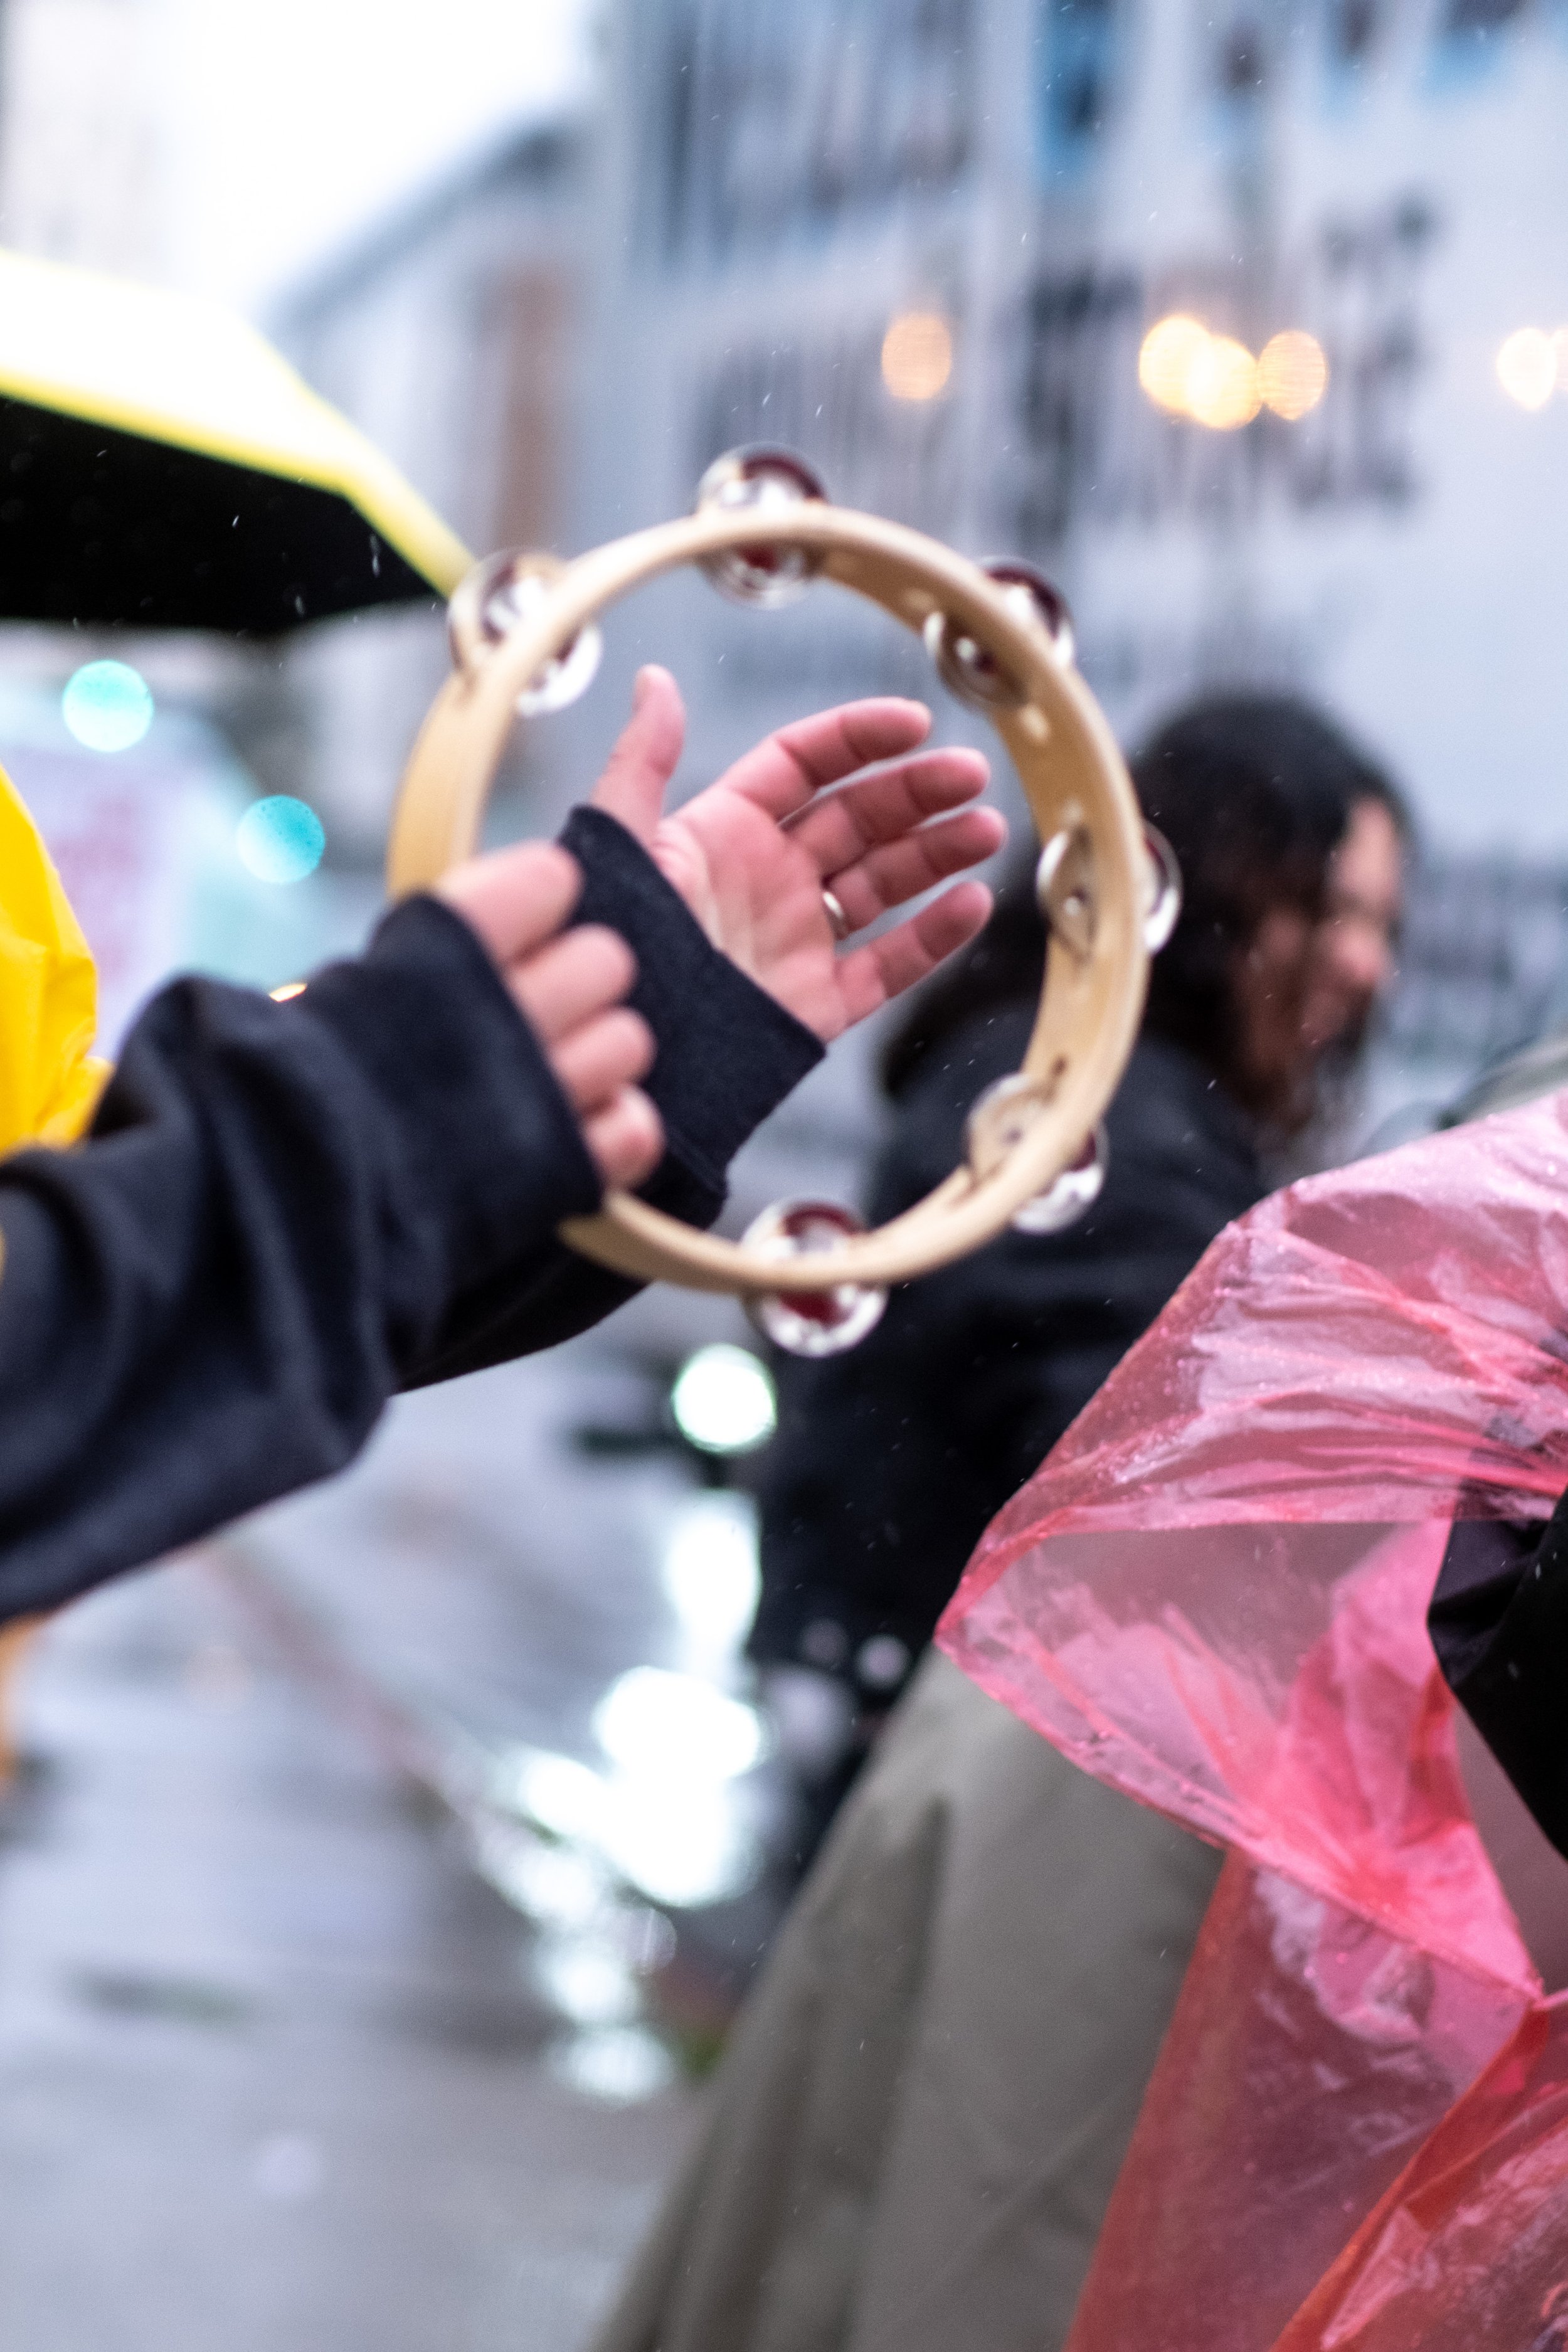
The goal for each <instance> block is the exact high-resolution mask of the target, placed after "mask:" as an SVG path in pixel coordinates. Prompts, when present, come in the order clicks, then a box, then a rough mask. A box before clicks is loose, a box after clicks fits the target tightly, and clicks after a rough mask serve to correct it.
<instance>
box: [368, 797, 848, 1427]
mask: <svg viewBox="0 0 1568 2352" xmlns="http://www.w3.org/2000/svg"><path fill="white" fill-rule="evenodd" d="M561 839H562V845H563V847H564V848H566V849H569V850H570V851H571V853H572V855H573V856H574V857H575V859H576V860H577V862H578V864H579V866H581V867H582V869H583V875H584V887H583V896H582V898H581V899H580V900H579V902H578V906H577V910H576V914H575V917H574V920H575V921H576V922H579V923H608V924H609V925H610V926H611V927H612V929H616V930H617V931H619V932H620V934H621V936H622V938H623V939H624V940H626V943H627V944H628V946H629V947H630V948H631V950H632V952H633V954H634V955H635V956H636V957H637V985H636V987H635V988H634V990H633V991H632V993H631V995H630V997H629V998H628V999H627V1002H628V1003H630V1004H631V1005H632V1006H633V1007H634V1009H635V1010H636V1011H637V1012H638V1013H641V1014H642V1015H643V1018H644V1019H645V1020H646V1021H647V1024H648V1026H649V1028H650V1029H651V1030H652V1031H653V1034H654V1036H655V1038H656V1040H657V1041H658V1060H657V1061H656V1062H655V1064H654V1067H653V1072H652V1075H651V1076H649V1077H648V1078H647V1079H645V1081H644V1088H645V1091H646V1092H647V1094H648V1095H649V1096H650V1097H652V1099H653V1101H654V1103H655V1104H656V1105H657V1106H658V1112H659V1116H660V1118H662V1119H663V1121H664V1132H665V1144H666V1149H665V1156H664V1159H663V1160H661V1162H660V1163H659V1166H658V1169H657V1170H656V1171H655V1172H654V1174H653V1175H652V1177H651V1178H650V1179H649V1180H648V1181H647V1183H646V1184H645V1185H643V1187H642V1188H641V1189H642V1197H643V1199H644V1200H645V1201H647V1202H651V1204H652V1205H653V1206H654V1207H655V1208H657V1209H664V1210H667V1211H668V1213H669V1214H670V1215H671V1216H675V1217H679V1218H681V1219H682V1220H683V1222H684V1223H687V1224H690V1225H710V1224H711V1223H713V1220H714V1218H715V1217H716V1216H717V1215H718V1214H719V1212H720V1210H721V1208H722V1207H723V1205H724V1197H725V1171H726V1169H727V1168H728V1166H729V1164H730V1161H731V1160H732V1159H733V1158H734V1155H735V1153H736V1152H737V1151H738V1150H740V1147H741V1145H742V1143H744V1142H745V1140H746V1139H747V1137H748V1136H749V1135H751V1134H752V1131H753V1129H756V1128H757V1127H759V1126H761V1124H762V1122H763V1119H764V1118H766V1117H767V1115H768V1113H769V1111H771V1110H772V1109H773V1108H774V1106H775V1105H776V1104H778V1103H781V1102H782V1101H783V1100H784V1097H785V1096H786V1095H787V1094H788V1093H789V1092H790V1091H791V1089H792V1088H793V1087H795V1086H797V1085H798V1084H799V1082H800V1080H801V1079H802V1078H803V1077H805V1074H806V1072H807V1071H808V1070H810V1069H813V1068H815V1067H816V1064H817V1063H818V1062H819V1061H820V1060H821V1059H822V1052H823V1049H822V1046H821V1045H820V1043H819V1042H818V1040H817V1039H816V1037H815V1036H814V1035H813V1034H812V1032H811V1031H810V1030H809V1029H807V1028H805V1026H803V1024H801V1023H800V1022H798V1021H796V1020H795V1017H794V1015H793V1014H791V1013H786V1012H785V1011H784V1007H783V1006H782V1005H781V1004H779V1003H775V1001H774V1000H773V997H771V996H769V995H768V994H767V993H766V992H764V991H763V989H760V988H758V987H757V986H756V985H755V983H754V982H752V981H750V980H748V979H747V978H746V976H745V974H744V972H742V971H741V970H740V968H739V967H738V966H737V965H735V964H733V963H731V961H730V959H729V957H728V956H726V955H724V954H722V953H721V951H720V950H719V949H717V948H716V947H714V946H712V945H711V943H710V940H708V937H707V935H706V933H705V932H704V931H703V930H702V929H701V926H700V924H699V923H698V922H697V921H696V920H695V919H693V917H692V916H691V915H690V914H689V913H688V911H687V908H686V906H685V903H684V901H683V900H682V899H681V898H680V897H679V894H678V892H676V891H675V890H674V889H672V888H671V887H670V885H669V884H668V882H667V881H666V880H665V878H664V877H663V875H662V874H660V872H659V870H658V866H655V864H654V863H653V860H652V859H651V858H650V857H649V856H648V855H647V852H646V850H644V849H643V848H642V847H641V845H639V844H638V842H637V840H636V839H635V838H634V837H633V835H631V834H629V833H628V832H627V831H626V827H625V826H624V825H622V824H617V823H616V820H615V818H614V817H609V816H605V814H603V813H602V812H601V811H600V810H598V809H591V808H580V809H575V810H574V812H573V814H572V816H571V818H570V819H569V820H568V823H567V825H566V829H565V831H564V832H563V835H562V836H561ZM636 1290H637V1284H636V1283H634V1282H628V1281H626V1279H625V1278H624V1276H620V1275H616V1274H612V1273H610V1272H609V1271H608V1269H607V1268H605V1267H604V1266H599V1265H595V1264H594V1263H593V1262H592V1261H591V1260H590V1259H587V1258H583V1257H579V1256H578V1255H577V1254H576V1252H575V1251H574V1250H571V1249H568V1248H567V1247H566V1246H565V1245H564V1244H562V1243H560V1242H556V1241H554V1240H551V1241H549V1242H547V1243H545V1244H539V1243H538V1242H537V1241H535V1240H533V1239H532V1238H530V1239H529V1240H528V1241H527V1243H526V1244H524V1246H522V1247H521V1248H520V1249H519V1251H518V1252H517V1253H516V1255H515V1257H514V1259H513V1261H512V1262H511V1263H510V1265H508V1266H507V1267H506V1268H505V1269H504V1270H503V1271H502V1272H501V1273H500V1274H499V1275H492V1276H487V1277H486V1279H485V1280H484V1281H483V1282H482V1283H480V1284H479V1285H478V1286H476V1287H475V1288H474V1289H473V1290H472V1291H470V1292H468V1293H466V1294H465V1295H464V1296H462V1297H459V1298H458V1299H457V1300H456V1301H455V1302H454V1304H453V1307H452V1308H451V1311H450V1313H449V1314H448V1316H447V1318H446V1320H445V1322H444V1324H443V1327H442V1328H441V1330H440V1331H439V1333H437V1335H436V1338H435V1339H434V1341H433V1344H432V1346H431V1347H430V1349H429V1350H428V1351H427V1353H426V1355H425V1356H424V1357H423V1358H422V1359H421V1360H420V1362H419V1364H418V1366H417V1367H416V1368H415V1369H414V1370H411V1371H410V1372H409V1373H408V1374H407V1375H406V1376H405V1386H408V1387H420V1386H423V1385H425V1384H426V1383H427V1382H429V1381H443V1380H450V1379H451V1378H452V1377H453V1376H454V1375H455V1374H457V1373H458V1372H471V1371H478V1370H481V1369H482V1368H483V1367H484V1366H485V1365H487V1364H498V1363H503V1362H505V1361H507V1360H509V1359H510V1358H511V1357H513V1356H518V1355H523V1354H526V1353H527V1352H529V1351H530V1350H531V1349H538V1348H548V1347H553V1346H554V1345H555V1344H556V1342H557V1341H559V1340H561V1339H570V1338H571V1337H572V1335H573V1334H574V1332H577V1331H581V1330H584V1329H585V1328H587V1327H588V1325H589V1324H591V1323H596V1322H598V1321H599V1320H600V1319H601V1318H602V1317H604V1316H605V1315H608V1314H609V1313H610V1312H611V1310H612V1309H613V1308H615V1307H619V1306H620V1305H621V1304H622V1303H623V1302H624V1301H625V1300H626V1299H627V1298H629V1297H631V1296H632V1295H633V1293H634V1292H635V1291H636Z"/></svg>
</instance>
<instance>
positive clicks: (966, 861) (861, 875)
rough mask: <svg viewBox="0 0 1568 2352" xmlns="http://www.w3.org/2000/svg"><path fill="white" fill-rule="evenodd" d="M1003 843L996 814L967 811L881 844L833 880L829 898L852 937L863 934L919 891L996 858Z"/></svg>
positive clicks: (1004, 832) (1003, 829)
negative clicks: (855, 932)
mask: <svg viewBox="0 0 1568 2352" xmlns="http://www.w3.org/2000/svg"><path fill="white" fill-rule="evenodd" d="M1006 838H1007V825H1006V820H1005V818H1004V817H1003V816H1001V815H1000V814H998V812H997V811H996V810H995V809H965V810H964V811H963V814H962V815H960V816H950V817H945V818H944V819H943V820H942V823H941V824H931V825H926V826H925V827H924V828H923V829H922V830H921V832H919V833H910V834H906V835H905V836H904V838H903V839H902V840H901V841H890V842H887V843H884V844H883V845H882V846H881V847H879V848H877V849H871V850H868V851H867V853H866V855H865V856H864V857H861V858H858V859H857V861H856V863H855V864H854V865H853V866H847V867H846V868H845V869H844V871H843V872H842V873H839V874H835V875H834V876H833V877H831V878H832V886H833V895H834V897H835V898H837V901H838V903H839V905H840V906H841V907H842V908H843V909H844V913H845V918H846V920H847V923H848V925H849V928H850V929H851V930H852V931H860V930H864V929H865V928H866V925H867V924H868V923H874V922H875V921H876V920H877V919H878V918H879V916H881V915H885V914H886V913H887V911H888V909H889V907H901V906H903V905H905V904H906V903H907V901H908V900H909V899H910V898H919V897H920V896H921V893H922V892H923V891H926V890H930V889H931V888H933V887H934V886H935V885H936V884H937V883H938V882H945V881H946V880H947V878H948V877H949V876H950V875H952V874H962V873H963V869H964V867H965V866H978V865H980V864H981V863H982V861H983V860H984V859H985V858H987V857H994V856H995V854H996V852H997V851H998V850H999V849H1000V848H1001V846H1002V845H1003V843H1004V842H1005V840H1006Z"/></svg>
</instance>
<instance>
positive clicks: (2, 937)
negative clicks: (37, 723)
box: [0, 771, 108, 1152]
mask: <svg viewBox="0 0 1568 2352" xmlns="http://www.w3.org/2000/svg"><path fill="white" fill-rule="evenodd" d="M97 1026H98V983H97V977H96V975H95V973H94V971H93V965H92V957H91V955H90V954H89V951H88V945H87V941H86V940H84V939H83V937H82V935H81V927H80V925H79V923H78V921H77V919H76V917H75V916H74V915H73V914H72V912H71V910H70V907H69V905H68V902H67V899H66V895H65V892H64V890H63V889H62V888H61V887H60V878H59V876H58V874H57V873H56V871H55V869H54V866H53V865H52V864H51V863H50V860H49V856H48V853H47V850H46V849H45V847H44V845H43V843H42V841H41V840H40V839H39V837H38V831H37V826H36V825H35V824H34V823H33V820H32V818H31V817H30V816H29V815H28V814H27V812H26V809H25V808H24V806H23V805H22V803H21V801H20V799H19V798H18V797H17V794H16V789H15V787H14V786H13V784H12V783H11V782H10V780H9V778H8V777H7V776H6V775H5V772H4V771H0V1152H3V1151H14V1150H16V1147H17V1146H18V1145H19V1144H23V1143H53V1144H61V1143H69V1142H72V1141H74V1140H75V1139H76V1138H77V1137H78V1136H79V1134H80V1133H81V1131H82V1129H83V1128H84V1127H85V1126H86V1125H87V1123H88V1120H89V1118H91V1116H92V1111H93V1106H94V1105H95V1103H96V1102H97V1100H98V1097H99V1095H100V1091H101V1089H102V1087H103V1082H104V1079H105V1078H106V1076H108V1065H107V1063H104V1062H100V1061H99V1060H97V1059H96V1058H95V1057H94V1055H93V1054H92V1052H91V1046H92V1041H93V1035H94V1033H95V1031H96V1029H97Z"/></svg>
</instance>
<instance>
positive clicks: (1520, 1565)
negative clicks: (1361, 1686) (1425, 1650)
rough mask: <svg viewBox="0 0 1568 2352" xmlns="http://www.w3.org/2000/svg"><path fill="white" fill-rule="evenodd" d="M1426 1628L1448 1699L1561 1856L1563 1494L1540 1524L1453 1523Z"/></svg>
mask: <svg viewBox="0 0 1568 2352" xmlns="http://www.w3.org/2000/svg"><path fill="white" fill-rule="evenodd" d="M1427 1627H1428V1630H1429V1632H1430V1633H1431V1636H1432V1645H1433V1647H1434V1648H1435V1649H1436V1653H1437V1662H1438V1664H1439V1665H1440V1666H1441V1667H1442V1669H1443V1673H1444V1675H1445V1677H1446V1679H1447V1683H1448V1686H1449V1688H1450V1689H1451V1690H1452V1691H1453V1693H1454V1696H1455V1697H1456V1698H1457V1699H1458V1701H1459V1704H1460V1705H1461V1706H1463V1708H1464V1709H1465V1712H1466V1713H1467V1714H1468V1716H1469V1717H1470V1718H1471V1720H1472V1722H1473V1723H1474V1724H1475V1727H1476V1728H1477V1730H1478V1731H1479V1733H1480V1735H1481V1738H1483V1739H1484V1740H1485V1741H1486V1743H1487V1745H1488V1747H1489V1748H1490V1749H1491V1751H1492V1753H1493V1755H1494V1756H1495V1757H1496V1758H1497V1759H1498V1762H1499V1763H1500V1765H1501V1766H1502V1768H1503V1770H1504V1771H1505V1772H1506V1773H1507V1774H1508V1777H1509V1779H1510V1780H1511V1781H1512V1782H1513V1785H1514V1787H1515V1788H1516V1789H1517V1790H1519V1793H1520V1795H1521V1797H1522V1798H1523V1799H1524V1801H1525V1803H1526V1804H1527V1805H1528V1806H1529V1808H1530V1810H1531V1812H1532V1813H1533V1814H1534V1816H1535V1818H1536V1820H1537V1821H1538V1822H1540V1824H1541V1827H1542V1829H1543V1830H1544V1831H1545V1832H1546V1834H1547V1836H1548V1837H1549V1838H1550V1839H1551V1841H1552V1844H1553V1845H1554V1846H1555V1847H1556V1848H1557V1851H1558V1852H1559V1853H1568V1688H1565V1685H1564V1676H1563V1660H1564V1659H1565V1658H1568V1495H1565V1496H1563V1500H1562V1501H1561V1502H1560V1503H1559V1504H1558V1506H1557V1508H1556V1510H1555V1511H1554V1512H1553V1513H1552V1517H1551V1518H1550V1519H1549V1520H1548V1521H1547V1523H1546V1525H1545V1527H1544V1528H1542V1525H1541V1524H1540V1522H1539V1520H1536V1521H1532V1522H1531V1523H1530V1524H1529V1525H1527V1526H1521V1525H1516V1524H1514V1523H1512V1522H1510V1521H1502V1520H1497V1519H1460V1520H1458V1522H1457V1523H1456V1525H1455V1528H1454V1531H1453V1534H1452V1535H1451V1536H1450V1538H1449V1539H1448V1548H1447V1552H1446V1553H1445V1555H1444V1559H1443V1566H1442V1569H1441V1570H1440V1571H1439V1574H1438V1578H1437V1586H1436V1591H1435V1592H1434V1594H1433V1596H1432V1607H1431V1612H1430V1614H1429V1615H1428V1618H1427Z"/></svg>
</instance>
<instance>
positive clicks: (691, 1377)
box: [669, 1341, 778, 1454]
mask: <svg viewBox="0 0 1568 2352" xmlns="http://www.w3.org/2000/svg"><path fill="white" fill-rule="evenodd" d="M669 1406H670V1411H671V1412H673V1413H674V1415H675V1425H676V1427H677V1429H679V1432H680V1433H681V1435H682V1437H684V1438H685V1439H686V1441H687V1443H688V1444H690V1445H695V1446H698V1447H700V1449H701V1451H702V1452H703V1453H704V1454H746V1453H749V1452H750V1451H751V1449H752V1446H753V1445H762V1444H765V1443H766V1441H767V1440H768V1439H769V1438H770V1437H771V1436H772V1435H773V1431H774V1429H775V1428H776V1427H777V1426H778V1405H777V1401H776V1399H775V1396H774V1393H773V1375H772V1374H771V1373H770V1372H769V1370H768V1368H767V1366H766V1365H765V1364H764V1363H763V1360H762V1359H761V1357H759V1356H754V1355H753V1354H752V1350H751V1349H749V1348H736V1347H731V1345H730V1344H729V1343H728V1342H727V1341H720V1342H718V1343H717V1344H715V1345H714V1346H712V1347H709V1348H699V1349H698V1350H697V1353H696V1354H695V1355H694V1356H689V1357H688V1359H687V1360H686V1362H685V1363H684V1364H683V1365H682V1366H681V1368H680V1371H679V1375H678V1377H677V1379H676V1382H675V1386H674V1388H673V1389H672V1390H671V1391H670V1393H669Z"/></svg>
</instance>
